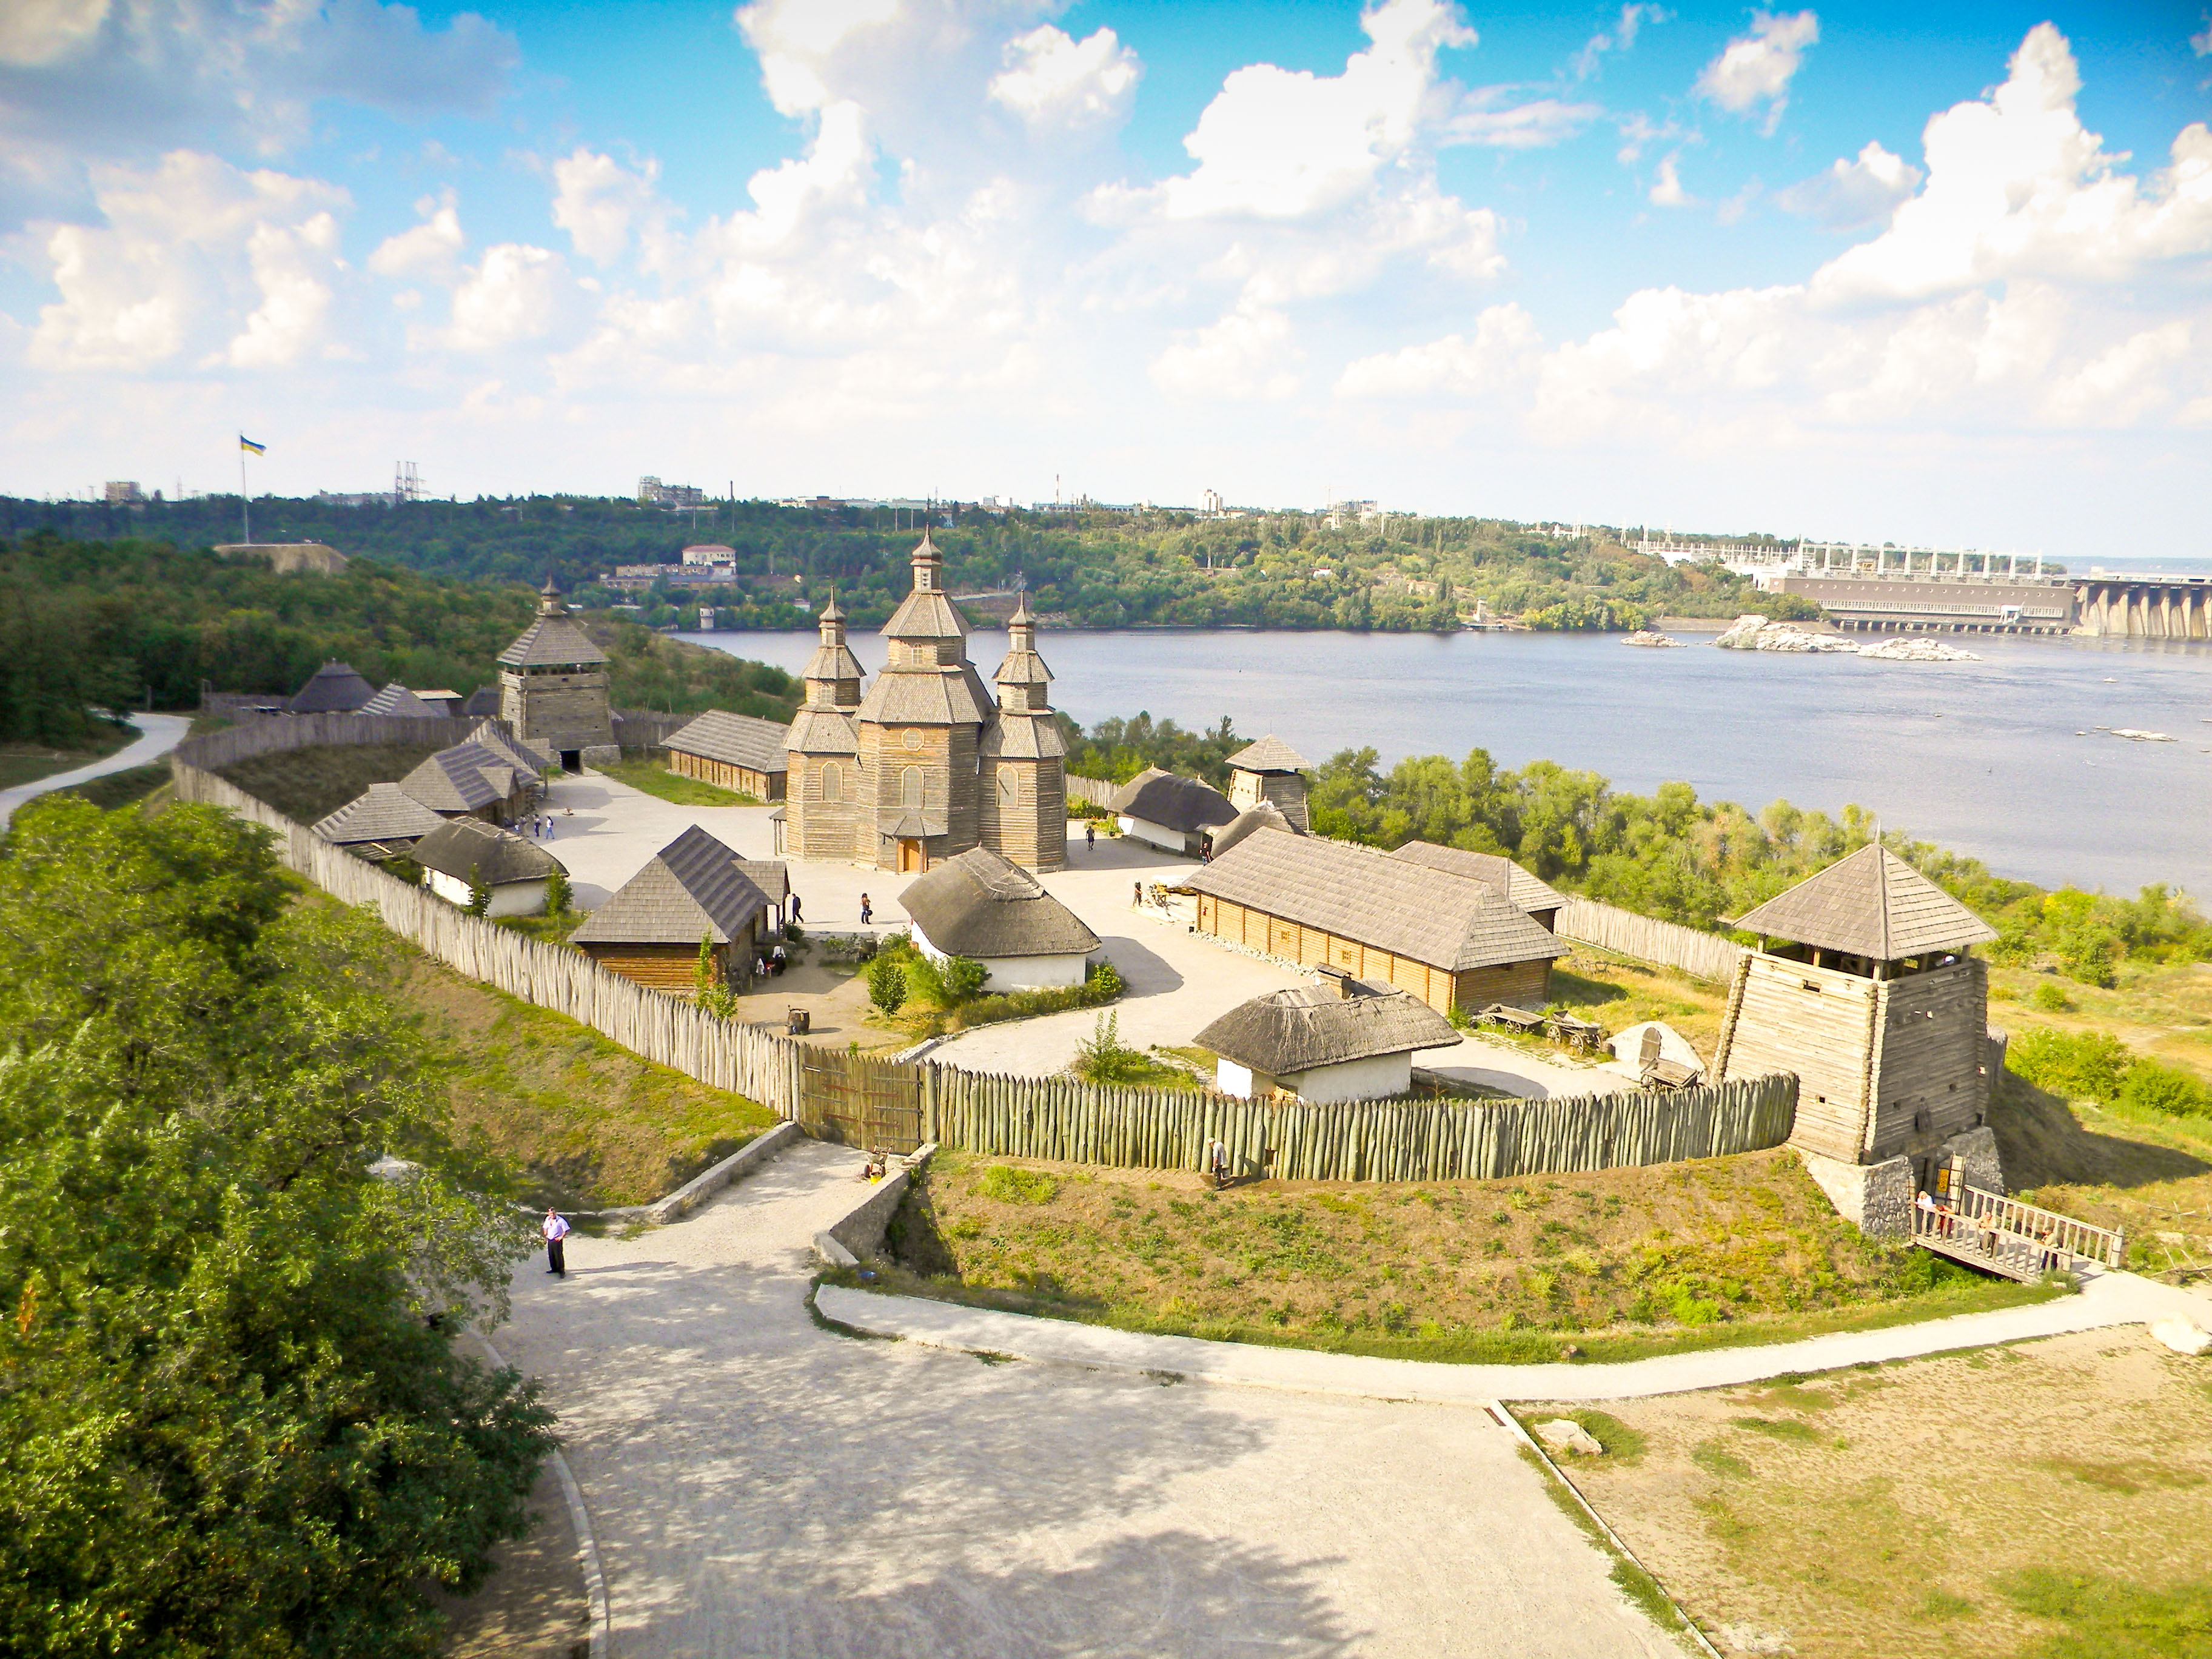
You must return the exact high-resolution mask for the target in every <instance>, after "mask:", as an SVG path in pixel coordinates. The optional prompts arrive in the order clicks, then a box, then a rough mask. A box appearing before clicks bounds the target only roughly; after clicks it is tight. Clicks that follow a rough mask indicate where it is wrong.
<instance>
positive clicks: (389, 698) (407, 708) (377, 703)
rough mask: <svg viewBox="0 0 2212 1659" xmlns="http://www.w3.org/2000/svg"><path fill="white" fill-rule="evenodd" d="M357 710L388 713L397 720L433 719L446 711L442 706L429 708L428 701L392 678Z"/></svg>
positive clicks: (367, 712) (364, 712)
mask: <svg viewBox="0 0 2212 1659" xmlns="http://www.w3.org/2000/svg"><path fill="white" fill-rule="evenodd" d="M359 712H360V713H362V714H389V715H392V716H393V717H394V718H395V719H398V720H432V719H435V718H436V717H437V716H438V715H440V714H444V713H445V712H446V711H445V710H444V709H442V708H431V707H430V705H429V704H428V703H427V702H423V701H422V698H420V697H418V696H416V695H415V694H414V693H413V692H412V691H410V690H408V689H407V688H406V687H405V686H404V685H402V684H400V683H399V682H398V680H394V681H392V684H389V685H387V686H386V687H385V688H384V690H381V691H380V692H378V693H377V694H376V695H375V696H373V697H371V698H370V699H369V700H368V702H365V703H363V704H362V706H361V708H360V711H359Z"/></svg>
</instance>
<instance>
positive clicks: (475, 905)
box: [468, 864, 491, 916]
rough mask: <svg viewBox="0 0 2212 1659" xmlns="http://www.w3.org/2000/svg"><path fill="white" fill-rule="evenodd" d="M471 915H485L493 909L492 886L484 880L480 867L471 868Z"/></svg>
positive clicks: (472, 865) (472, 866)
mask: <svg viewBox="0 0 2212 1659" xmlns="http://www.w3.org/2000/svg"><path fill="white" fill-rule="evenodd" d="M468 908H469V914H470V915H472V916H480V915H483V914H484V913H485V912H486V911H488V910H489V909H490V908H491V884H490V883H489V882H488V881H486V880H485V879H484V878H483V866H480V865H475V864H471V866H469V906H468Z"/></svg>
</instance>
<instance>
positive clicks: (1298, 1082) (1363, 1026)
mask: <svg viewBox="0 0 2212 1659" xmlns="http://www.w3.org/2000/svg"><path fill="white" fill-rule="evenodd" d="M1458 1041H1459V1033H1458V1032H1457V1031H1455V1030H1453V1029H1452V1024H1451V1022H1450V1021H1449V1020H1448V1019H1446V1018H1444V1017H1443V1015H1442V1014H1440V1013H1438V1012H1437V1011H1436V1010H1435V1009H1433V1008H1431V1007H1430V1006H1428V1004H1426V1003H1425V1002H1424V1001H1422V1000H1420V999H1419V997H1416V996H1414V995H1413V994H1412V993H1411V992H1408V991H1399V990H1387V989H1382V988H1379V987H1371V986H1368V985H1364V984H1362V983H1359V982H1358V981H1352V982H1351V983H1349V984H1347V985H1346V986H1345V987H1344V988H1343V989H1342V990H1341V991H1340V990H1339V989H1338V988H1337V987H1334V986H1322V985H1294V986H1292V987H1290V988H1289V989H1287V990H1282V991H1270V992H1268V993H1267V994H1266V995H1264V996H1256V997H1254V998H1253V999H1252V1000H1250V1001H1249V1002H1241V1003H1239V1004H1237V1006H1236V1007H1234V1008H1231V1010H1230V1011H1229V1012H1227V1013H1225V1014H1224V1015H1222V1016H1221V1018H1218V1019H1217V1020H1215V1021H1214V1022H1213V1024H1211V1025H1209V1026H1207V1027H1206V1029H1205V1030H1202V1031H1200V1033H1199V1034H1198V1036H1196V1037H1195V1038H1194V1042H1196V1043H1197V1044H1198V1046H1199V1047H1200V1048H1210V1049H1212V1051H1213V1053H1214V1054H1216V1055H1218V1057H1219V1064H1218V1066H1217V1068H1216V1079H1217V1081H1218V1084H1219V1085H1220V1088H1221V1090H1222V1091H1223V1092H1224V1093H1225V1094H1234V1095H1243V1096H1247V1097H1251V1096H1263V1095H1267V1094H1268V1093H1270V1092H1272V1091H1274V1090H1276V1089H1283V1090H1287V1091H1289V1092H1290V1093H1291V1094H1294V1095H1297V1097H1300V1098H1301V1099H1304V1100H1312V1101H1322V1102H1329V1101H1342V1100H1387V1099H1389V1097H1392V1096H1394V1095H1402V1094H1404V1093H1405V1092H1406V1091H1407V1090H1408V1089H1409V1088H1411V1087H1412V1085H1413V1055H1414V1054H1415V1053H1417V1052H1418V1051H1419V1050H1420V1049H1423V1048H1449V1047H1451V1046H1452V1045H1453V1044H1454V1043H1455V1042H1458Z"/></svg>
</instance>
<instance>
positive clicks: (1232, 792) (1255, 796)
mask: <svg viewBox="0 0 2212 1659" xmlns="http://www.w3.org/2000/svg"><path fill="white" fill-rule="evenodd" d="M1306 769H1307V762H1306V760H1305V757H1304V756H1302V755H1300V754H1299V753H1298V751H1297V750H1295V749H1293V748H1291V745H1290V744H1287V743H1285V742H1284V741H1283V740H1282V739H1281V738H1278V737H1265V738H1261V739H1260V741H1259V742H1257V743H1255V744H1249V745H1248V746H1247V747H1245V748H1243V749H1240V750H1237V752H1236V753H1235V754H1233V755H1231V757H1229V804H1230V805H1232V806H1234V807H1235V808H1236V809H1237V811H1240V812H1243V811H1249V810H1250V809H1251V808H1253V807H1255V806H1257V805H1260V804H1261V802H1262V801H1265V802H1267V803H1268V804H1269V805H1273V807H1274V808H1275V810H1276V811H1279V812H1280V813H1281V814H1282V815H1283V816H1284V817H1285V818H1287V819H1288V820H1289V821H1290V824H1291V828H1292V829H1297V830H1298V831H1300V832H1301V833H1303V832H1304V831H1305V830H1308V829H1311V828H1313V825H1312V824H1311V823H1309V822H1308V821H1307V818H1306ZM1214 850H1215V851H1216V852H1218V851H1219V850H1220V848H1218V846H1217V847H1216V848H1215V849H1214Z"/></svg>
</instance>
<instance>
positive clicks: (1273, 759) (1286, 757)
mask: <svg viewBox="0 0 2212 1659" xmlns="http://www.w3.org/2000/svg"><path fill="white" fill-rule="evenodd" d="M1229 764H1230V765H1231V767H1232V768H1233V769H1236V770H1237V771H1239V772H1303V771H1304V770H1305V769H1306V767H1307V765H1308V764H1309V763H1308V762H1307V760H1306V758H1305V757H1304V756H1303V755H1301V754H1299V753H1298V751H1297V750H1295V749H1293V748H1291V745H1290V744H1287V743H1285V742H1284V741H1283V740H1282V739H1281V738H1278V737H1275V736H1273V735H1272V734H1270V735H1269V736H1267V737H1264V738H1261V739H1260V741H1259V742H1257V743H1255V744H1250V745H1249V746H1248V747H1246V748H1243V749H1240V750H1237V752H1236V753H1235V754H1233V755H1231V757H1229Z"/></svg>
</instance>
